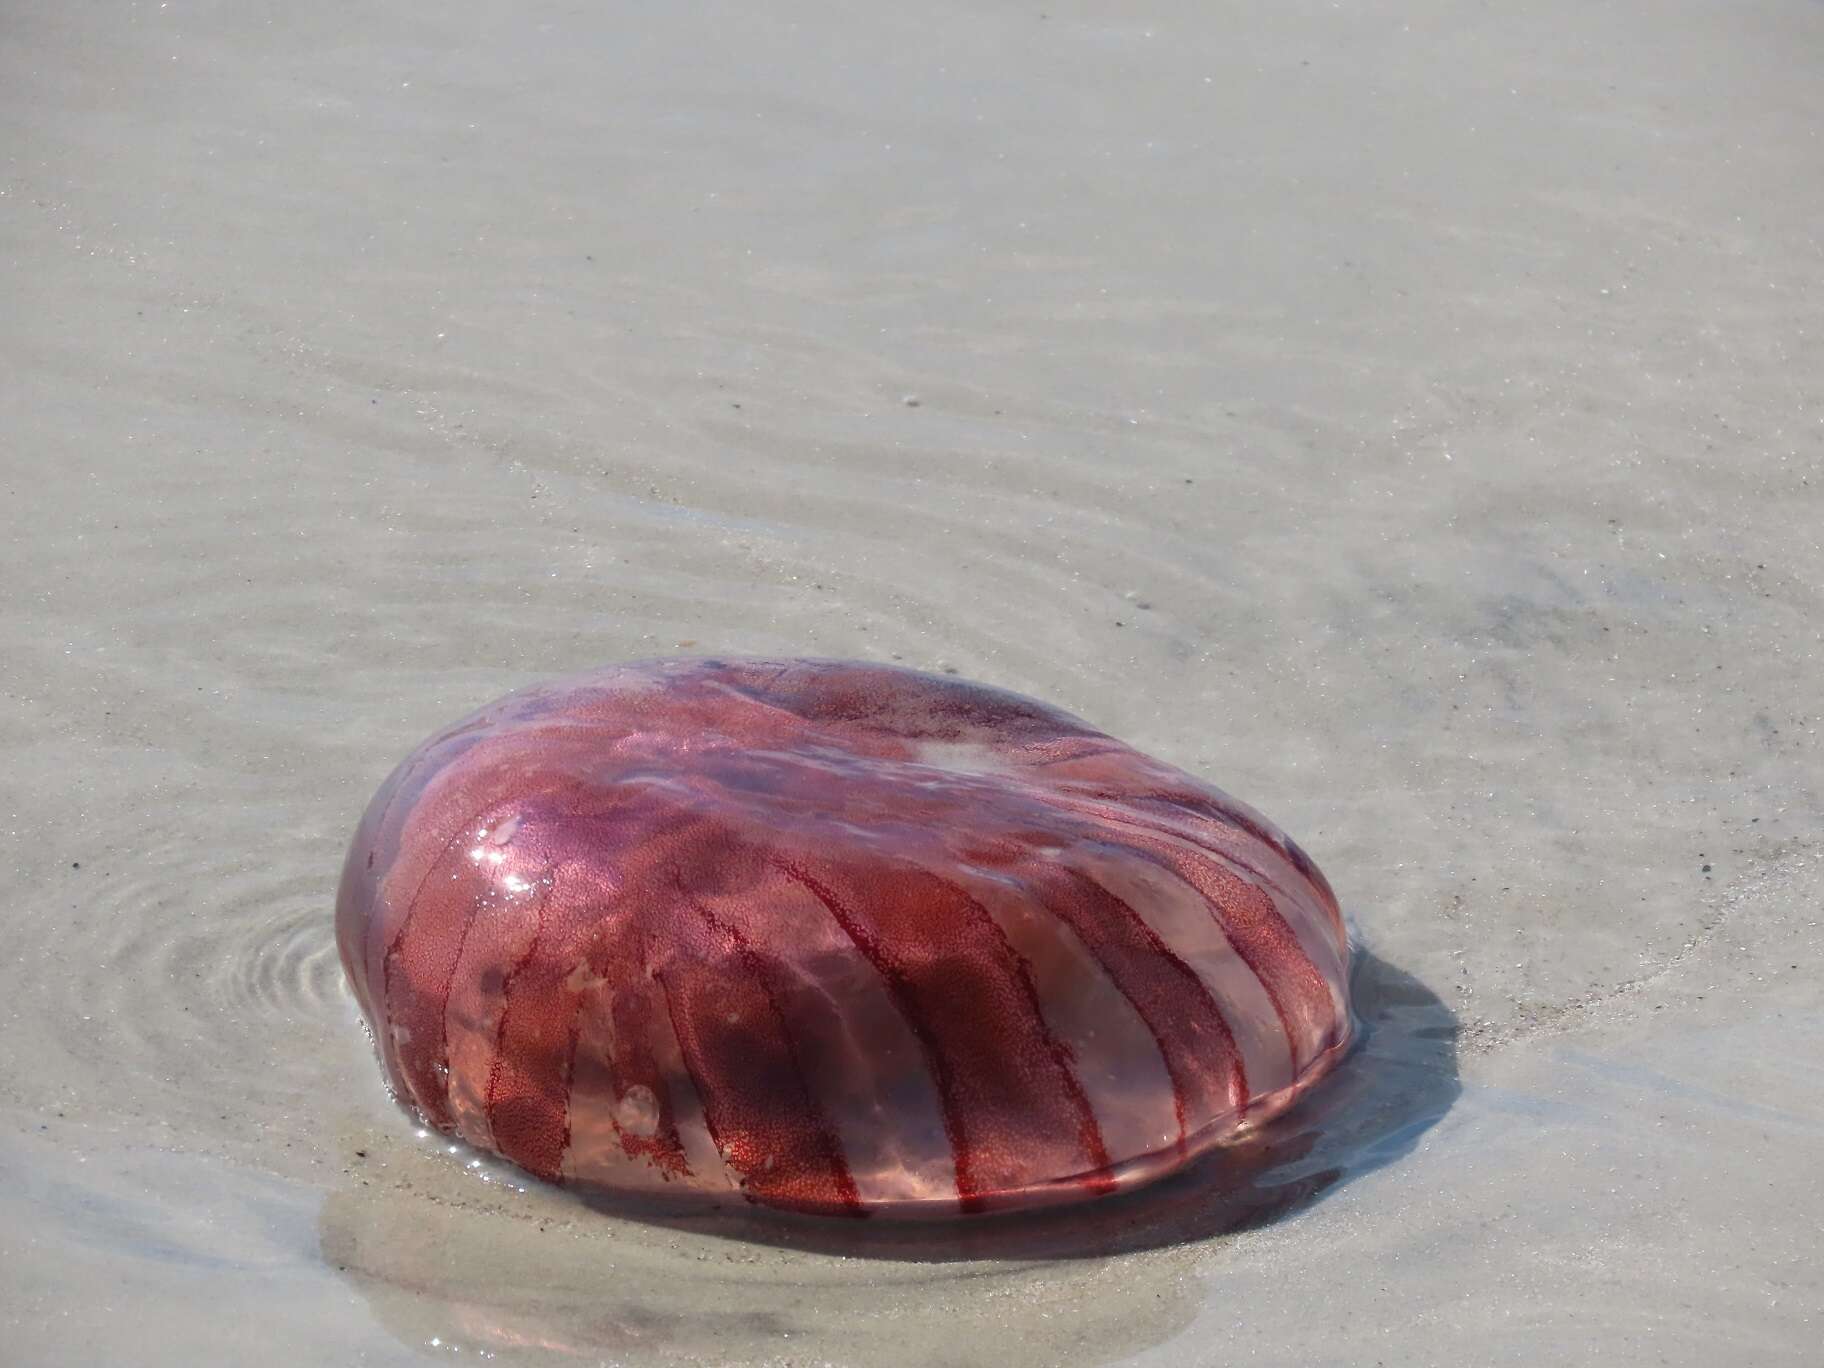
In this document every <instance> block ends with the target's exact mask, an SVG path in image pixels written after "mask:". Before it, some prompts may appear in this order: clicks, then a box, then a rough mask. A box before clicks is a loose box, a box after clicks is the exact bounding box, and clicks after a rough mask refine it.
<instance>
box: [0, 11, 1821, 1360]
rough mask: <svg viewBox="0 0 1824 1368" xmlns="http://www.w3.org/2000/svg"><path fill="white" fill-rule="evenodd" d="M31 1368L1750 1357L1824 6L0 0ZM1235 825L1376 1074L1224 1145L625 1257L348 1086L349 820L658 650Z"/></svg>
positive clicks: (1795, 769)
mask: <svg viewBox="0 0 1824 1368" xmlns="http://www.w3.org/2000/svg"><path fill="white" fill-rule="evenodd" d="M4 26H5V30H6V38H7V41H5V42H3V43H0V111H3V117H4V119H5V126H6V127H7V129H8V130H9V132H10V133H11V136H10V137H9V138H8V139H7V140H6V160H5V161H4V162H0V191H3V193H0V255H3V256H4V259H5V260H6V262H8V263H9V264H10V265H11V266H12V269H11V270H9V271H7V272H4V273H0V374H3V375H4V377H5V379H4V381H0V433H3V434H4V437H3V438H0V477H3V481H0V488H3V489H4V491H5V498H6V507H7V511H8V514H9V515H10V516H9V519H8V535H7V537H6V538H5V540H4V541H3V542H0V570H3V571H4V591H3V592H0V744H3V745H4V746H5V748H6V750H5V756H6V764H5V765H4V766H0V837H4V851H3V852H0V859H3V861H4V864H3V866H0V867H3V868H4V869H5V871H6V873H7V875H8V876H9V888H10V890H11V894H10V897H9V898H8V900H7V902H6V904H5V921H4V927H5V931H6V945H5V951H4V953H3V954H0V1021H3V1022H4V1024H5V1027H6V1029H5V1031H4V1032H0V1327H3V1328H4V1336H5V1340H6V1343H7V1344H8V1354H9V1355H10V1356H11V1357H10V1358H9V1362H19V1363H21V1364H57V1363H70V1362H109V1361H123V1362H135V1363H148V1364H159V1363H171V1364H178V1363H183V1364H190V1363H196V1362H239V1361H247V1360H250V1359H253V1358H255V1357H257V1356H259V1355H261V1354H270V1353H273V1352H282V1354H283V1356H284V1357H285V1358H286V1359H287V1361H298V1362H325V1363H351V1362H364V1363H372V1364H381V1363H420V1362H443V1361H446V1360H447V1359H448V1358H451V1357H459V1358H468V1357H471V1356H479V1355H492V1356H493V1361H497V1362H503V1363H521V1362H523V1363H563V1362H585V1363H598V1362H611V1363H634V1364H641V1363H669V1362H712V1363H728V1362H736V1363H772V1362H781V1363H785V1362H791V1363H800V1362H822V1361H829V1362H835V1363H892V1362H905V1363H954V1364H977V1363H993V1364H996V1365H1016V1364H1024V1363H1033V1364H1061V1363H1069V1364H1096V1365H1100V1364H1107V1363H1117V1362H1149V1363H1150V1362H1158V1363H1167V1364H1204V1363H1218V1362H1222V1363H1227V1362H1235V1361H1240V1362H1258V1363H1294V1362H1297V1363H1301V1364H1305V1363H1350V1364H1353V1363H1363V1362H1374V1361H1377V1360H1380V1361H1385V1362H1389V1363H1395V1362H1398V1363H1432V1362H1435V1363H1449V1364H1462V1363H1509V1362H1511V1363H1535V1362H1538V1361H1539V1360H1540V1359H1542V1358H1546V1357H1552V1358H1555V1359H1558V1360H1569V1361H1589V1360H1592V1359H1597V1358H1601V1359H1604V1360H1606V1361H1614V1362H1619V1363H1660V1362H1667V1363H1692V1364H1710V1363H1714V1362H1718V1361H1728V1362H1741V1363H1793V1362H1804V1361H1806V1360H1807V1357H1808V1356H1810V1355H1812V1354H1813V1346H1814V1345H1815V1343H1816V1341H1817V1338H1818V1335H1819V1331H1820V1326H1821V1325H1824V1277H1821V1276H1820V1274H1819V1272H1818V1269H1817V1261H1816V1258H1815V1231H1816V1229H1817V1227H1818V1224H1819V1222H1820V1220H1821V1219H1824V1180H1820V1178H1819V1176H1818V1171H1817V1167H1816V1164H1815V1161H1814V1156H1815V1154H1816V1153H1817V1151H1818V1147H1819V1144H1820V1141H1821V1140H1824V1069H1821V1068H1820V1066H1819V1065H1818V1063H1817V1061H1818V1060H1819V1059H1820V1058H1821V1057H1824V1055H1821V1053H1820V1049H1819V1046H1820V1044H1824V1040H1821V1038H1820V1037H1821V1036H1824V993H1821V992H1820V990H1819V989H1818V987H1817V978H1816V973H1815V966H1816V965H1817V964H1818V963H1819V961H1820V953H1821V951H1824V931H1821V930H1820V926H1819V922H1820V917H1821V916H1824V863H1821V862H1820V861H1821V858H1824V856H1821V854H1820V847H1819V842H1818V839H1817V832H1818V829H1819V818H1820V815H1821V811H1824V799H1821V797H1820V793H1819V786H1818V776H1819V774H1820V773H1824V766H1820V763H1819V754H1818V743H1817V734H1816V727H1817V711H1818V689H1817V683H1816V681H1817V678H1818V674H1819V665H1820V637H1819V629H1818V625H1817V624H1818V623H1819V622H1820V621H1824V601H1821V599H1824V594H1821V592H1820V588H1819V586H1820V585H1824V548H1821V547H1820V543H1819V535H1818V532H1817V529H1818V527H1819V526H1824V516H1821V515H1824V497H1821V495H1820V490H1821V489H1824V389H1821V388H1820V385H1819V382H1818V380H1817V377H1818V376H1820V375H1824V340H1821V339H1824V334H1821V333H1820V330H1819V329H1818V328H1817V326H1816V319H1817V317H1818V316H1819V305H1820V302H1821V301H1820V289H1821V287H1820V284H1819V280H1820V277H1819V273H1818V242H1817V227H1816V225H1817V224H1818V223H1819V222H1824V174H1820V173H1821V172H1824V165H1821V164H1820V163H1821V161H1824V152H1821V151H1820V144H1819V142H1818V140H1817V139H1816V137H1815V136H1814V135H1813V130H1814V129H1815V128H1816V127H1818V126H1819V124H1820V116H1824V93H1821V88H1820V86H1819V85H1818V83H1817V82H1816V81H1815V79H1814V75H1813V72H1812V70H1811V68H1812V66H1813V65H1815V64H1814V63H1811V62H1809V61H1808V60H1807V54H1808V53H1809V52H1811V51H1814V50H1815V49H1816V46H1817V43H1818V41H1819V39H1820V38H1821V37H1824V14H1820V12H1819V11H1818V10H1817V8H1816V7H1815V6H1810V5H1804V4H1798V3H1768V4H1756V5H1750V6H1745V7H1744V6H1733V7H1727V8H1723V9H1718V8H1713V7H1700V6H1677V5H1675V6H1673V7H1672V8H1671V9H1667V8H1666V7H1664V6H1654V7H1651V8H1649V7H1647V6H1645V5H1643V4H1639V3H1632V2H1630V3H1626V4H1622V5H1619V6H1617V5H1610V6H1605V7H1600V8H1596V9H1591V8H1589V7H1586V6H1573V5H1569V4H1552V5H1549V6H1547V7H1545V8H1540V7H1538V6H1534V7H1529V8H1527V9H1526V10H1525V11H1524V12H1514V13H1506V12H1490V11H1484V10H1475V11H1466V10H1462V9H1460V8H1458V7H1452V6H1443V5H1431V6H1423V5H1421V6H1419V7H1417V8H1415V7H1414V6H1412V5H1402V6H1398V7H1394V6H1373V5H1371V6H1368V7H1365V8H1364V7H1357V8H1355V9H1352V10H1338V9H1335V8H1332V7H1329V6H1296V5H1295V6H1291V7H1278V8H1275V9H1274V10H1273V11H1272V12H1271V13H1264V12H1261V11H1258V10H1254V9H1247V10H1243V9H1239V8H1233V9H1211V8H1210V7H1208V6H1192V5H1188V4H1186V5H1164V6H1153V7H1151V8H1147V9H1144V10H1133V9H1124V10H1122V11H1120V12H1119V13H1118V14H1117V13H1115V12H1114V11H1112V10H1109V11H1091V10H1086V9H1081V8H1071V7H1063V8H1059V7H1054V6H1049V5H1048V6H1045V7H1044V8H1043V9H1029V10H1026V9H1023V10H1018V11H1015V10H1014V9H1012V8H1008V7H1002V8H999V9H982V8H968V7H950V8H939V9H936V10H930V9H925V10H920V11H918V12H917V13H912V12H905V13H891V12H886V11H880V12H865V13H863V12H857V11H855V10H853V9H852V8H848V7H835V6H831V7H818V6H814V5H796V4H794V5H787V6H785V7H783V8H781V7H778V6H774V7H769V8H768V10H767V11H765V12H764V13H761V12H756V11H750V10H745V9H740V8H735V7H724V8H711V9H708V10H701V9H699V10H693V11H690V12H689V13H684V12H673V11H660V10H652V9H650V8H648V9H640V10H634V9H627V8H608V9H604V8H602V7H599V6H583V5H580V4H558V3H548V4H539V5H534V6H532V7H530V8H524V7H522V8H521V9H519V10H515V11H514V12H513V14H512V15H511V16H510V17H509V16H507V15H506V14H505V12H504V11H502V12H497V11H496V10H495V9H494V8H492V7H487V6H479V5H472V4H467V3H459V4H454V5H443V6H438V7H426V6H420V5H415V4H386V5H382V6H378V7H373V8H369V9H367V10H364V11H363V12H362V14H361V16H360V17H359V20H358V21H356V20H354V19H351V17H350V16H349V15H346V14H344V13H342V12H341V11H339V10H336V9H334V8H333V7H332V8H324V7H314V8H313V7H297V6H291V7H279V6H272V5H264V4H258V3H255V4H244V3H243V4H235V5H227V4H181V5H180V4H173V5H169V6H156V5H151V4H148V3H140V4H130V3H125V0H104V3H99V4H91V5H83V6H69V5H50V4H41V5H26V6H14V7H12V9H11V11H10V12H9V14H8V16H7V18H6V19H5V21H4ZM711 650H713V651H725V652H752V653H762V654H765V653H773V654H819V655H832V656H855V657H862V658H871V659H879V660H901V661H903V662H905V663H907V664H910V665H914V666H917V667H920V668H925V669H944V668H951V669H955V670H958V671H960V672H961V673H962V674H963V675H965V676H968V677H972V678H979V679H983V680H986V681H989V682H992V683H996V684H1000V685H1004V686H1007V687H1011V688H1014V689H1017V690H1020V691H1022V692H1026V693H1030V694H1033V695H1036V696H1039V697H1043V698H1046V699H1048V700H1051V701H1053V702H1056V703H1058V704H1060V705H1062V706H1064V707H1066V708H1068V709H1070V710H1071V711H1073V712H1076V713H1078V714H1080V715H1082V716H1084V717H1085V718H1087V719H1088V720H1090V721H1091V722H1092V723H1094V724H1095V725H1097V726H1099V727H1102V728H1105V729H1107V730H1109V731H1111V732H1113V733H1115V734H1117V735H1119V736H1121V737H1123V738H1124V739H1126V740H1129V741H1131V742H1133V743H1134V744H1136V745H1138V746H1140V747H1142V748H1143V749H1146V750H1149V751H1152V752H1154V753H1156V754H1159V755H1161V756H1162V757H1164V758H1166V759H1168V760H1171V761H1173V762H1175V763H1178V764H1181V765H1183V766H1185V767H1186V768H1188V769H1190V770H1192V771H1193V772H1196V773H1199V774H1202V775H1205V776H1207V777H1208V778H1210V779H1211V780H1213V781H1214V782H1216V783H1218V784H1220V785H1221V786H1223V787H1224V788H1226V789H1228V790H1230V791H1231V792H1234V793H1236V794H1237V795H1239V796H1241V797H1243V798H1245V799H1247V800H1248V801H1250V802H1252V803H1254V804H1256V805H1258V806H1259V807H1261V808H1262V809H1263V810H1264V811H1266V812H1267V813H1268V814H1269V815H1270V816H1272V817H1273V818H1274V819H1275V820H1276V821H1278V822H1279V823H1281V824H1282V825H1284V826H1285V827H1286V829H1287V830H1289V831H1290V832H1291V833H1292V834H1293V835H1295V836H1296V837H1297V838H1298V839H1299V841H1300V842H1301V844H1303V845H1304V846H1306V847H1307V848H1308V849H1309V850H1310V851H1311V852H1312V853H1313V855H1314V856H1315V857H1316V858H1317V860H1318V861H1319V863H1320V864H1321V865H1322V866H1323V867H1324V869H1325V871H1326V873H1327V874H1328V875H1329V876H1330V878H1331V880H1332V882H1333V883H1334V884H1335V885H1336V887H1337V889H1338V891H1339V893H1340V894H1341V895H1342V897H1343V900H1344V902H1345V905H1346V906H1347V907H1348V909H1349V910H1350V912H1351V913H1352V915H1353V916H1354V917H1355V918H1356V920H1357V921H1358V922H1359V923H1360V924H1361V925H1362V926H1363V928H1364V929H1365V933H1366V941H1367V945H1368V947H1369V948H1370V950H1371V951H1372V957H1371V958H1369V959H1366V960H1365V961H1364V963H1363V966H1362V972H1363V973H1364V974H1365V976H1366V978H1365V980H1364V983H1363V993H1362V999H1363V1004H1364V1005H1363V1012H1364V1016H1365V1017H1366V1018H1367V1020H1368V1023H1369V1025H1370V1027H1371V1028H1372V1029H1371V1032H1370V1034H1369V1037H1368V1040H1367V1042H1366V1044H1365V1045H1364V1046H1363V1047H1362V1050H1361V1052H1360V1054H1359V1055H1358V1056H1357V1058H1356V1059H1355V1060H1352V1061H1351V1066H1350V1068H1349V1069H1347V1070H1346V1071H1344V1072H1342V1073H1340V1074H1339V1075H1338V1076H1337V1077H1336V1079H1335V1080H1334V1086H1333V1088H1331V1089H1328V1090H1326V1092H1325V1093H1323V1094H1320V1095H1319V1096H1316V1097H1314V1098H1312V1099H1311V1104H1310V1108H1309V1109H1308V1110H1304V1111H1301V1113H1299V1114H1295V1115H1293V1116H1290V1117H1288V1118H1286V1119H1285V1124H1284V1126H1283V1127H1281V1128H1279V1129H1277V1130H1276V1131H1275V1134H1274V1136H1273V1137H1272V1138H1271V1143H1270V1144H1268V1145H1266V1146H1264V1147H1263V1149H1262V1152H1260V1153H1259V1154H1256V1155H1253V1156H1250V1157H1249V1159H1248V1161H1247V1162H1246V1163H1245V1164H1244V1165H1242V1166H1241V1167H1240V1169H1239V1170H1238V1171H1231V1172H1229V1173H1228V1174H1227V1175H1226V1177H1225V1176H1224V1175H1220V1174H1219V1175H1216V1176H1215V1177H1212V1175H1211V1174H1209V1173H1207V1172H1206V1173H1203V1174H1200V1175H1193V1176H1192V1177H1191V1178H1189V1179H1187V1180H1186V1181H1185V1183H1183V1184H1182V1185H1180V1186H1177V1187H1172V1188H1166V1189H1159V1190H1156V1191H1155V1192H1154V1193H1152V1194H1143V1195H1142V1196H1143V1197H1144V1198H1145V1200H1141V1201H1136V1202H1135V1203H1133V1204H1130V1205H1122V1206H1119V1207H1113V1208H1111V1209H1109V1210H1108V1211H1106V1212H1100V1213H1098V1214H1097V1215H1096V1216H1095V1218H1094V1219H1085V1220H1083V1221H1080V1222H1070V1221H1050V1222H1033V1223H1028V1224H1027V1225H1024V1226H1021V1227H1018V1228H1014V1227H1001V1226H992V1227H985V1228H982V1229H980V1230H976V1229H973V1228H972V1230H971V1232H970V1233H968V1234H967V1235H965V1236H963V1237H961V1238H960V1239H959V1240H957V1241H956V1242H953V1243H945V1242H943V1241H941V1240H939V1241H936V1242H935V1243H934V1242H933V1240H932V1237H931V1236H930V1233H929V1232H923V1233H920V1234H918V1235H916V1236H912V1235H901V1236H898V1237H895V1236H892V1235H889V1236H886V1237H880V1236H878V1235H876V1234H873V1233H870V1234H869V1236H868V1238H866V1239H862V1240H857V1239H856V1238H854V1237H853V1236H852V1234H851V1233H847V1232H845V1233H842V1234H832V1233H830V1232H829V1231H827V1230H826V1229H825V1228H823V1227H817V1226H810V1225H802V1224H799V1225H794V1224H792V1223H789V1222H788V1223H769V1224H755V1223H753V1222H752V1221H751V1220H750V1219H749V1218H746V1217H742V1216H730V1217H725V1218H716V1219H713V1220H711V1219H702V1220H696V1221H675V1220H673V1221H660V1220H657V1219H652V1218H650V1217H649V1216H647V1215H645V1214H642V1213H631V1212H626V1211H617V1210H601V1209H596V1208H591V1207H588V1206H585V1205H583V1204H580V1203H578V1202H576V1201H574V1200H573V1199H571V1198H570V1197H567V1196H565V1195H563V1194H558V1193H552V1192H549V1191H546V1190H543V1189H539V1188H536V1187H532V1188H530V1189H529V1190H521V1187H520V1185H519V1183H518V1180H516V1179H513V1178H512V1177H511V1175H509V1174H506V1173H504V1172H501V1171H497V1170H493V1169H490V1168H489V1167H487V1166H486V1165H485V1164H484V1165H482V1166H480V1167H477V1168H471V1167H470V1166H469V1162H470V1158H471V1156H467V1155H465V1154H460V1153H458V1154H451V1153H449V1152H448V1150H447V1148H446V1147H445V1146H444V1145H443V1144H442V1143H441V1142H438V1141H433V1140H431V1139H429V1138H428V1137H427V1138H420V1137H417V1136H415V1135H414V1132H413V1128H412V1127H411V1125H410V1124H409V1122H407V1121H406V1119H405V1118H404V1117H403V1116H402V1115H401V1114H400V1113H399V1112H398V1111H397V1110H395V1109H394V1108H393V1107H392V1106H391V1104H390V1103H389V1102H388V1100H387V1099H386V1098H385V1096H384V1094H383V1093H382V1092H381V1089H380V1086H379V1079H378V1071H377V1069H376V1068H375V1066H374V1063H373V1060H372V1056H371V1052H370V1051H369V1049H368V1045H367V1042H366V1041H365V1039H364V1038H363V1037H362V1035H361V1033H360V1030H359V1027H358V1025H357V1020H356V1014H355V1012H354V1010H353V1008H352V1005H351V1004H350V1002H349V1000H348V996H347V993H346V989H345V987H344V985H343V983H342V980H341V977H340V972H339V967H338V966H337V964H336V960H335V953H334V946H333V940H332V935H331V925H330V915H331V903H332V901H333V897H334V886H335V878H336V871H337V870H338V868H339V865H340V861H341V857H342V853H343V848H344V845H345V843H346V841H347V839H348V836H349V833H350V831H351V830H352V828H353V824H354V822H355V820H356V817H357V816H358V814H359V812H360V810H361V808H362V806H363V805H364V803H365V802H366V799H367V797H368V795H369V794H370V793H371V792H372V790H373V788H374V786H375V785H376V784H377V783H378V782H379V781H380V779H381V778H382V777H383V775H384V774H385V773H386V771H387V770H388V769H389V768H390V767H391V765H392V764H393V762H394V761H395V760H396V759H397V758H398V757H399V756H400V755H402V754H403V753H404V752H405V751H406V750H407V749H408V748H409V747H410V746H411V745H413V744H414V743H415V742H416V741H417V740H419V739H420V738H421V737H422V736H424V735H425V734H426V733H428V732H429V731H431V730H432V729H433V728H435V727H436V726H438V725H440V724H442V723H444V722H446V721H448V720H449V719H450V718H452V717H455V716H458V715H460V714H461V713H463V712H465V711H467V710H468V709H470V708H471V707H473V706H475V705H476V704H478V703H481V702H484V701H486V700H487V699H489V698H492V697H495V696H497V695H498V694H500V693H502V692H504V691H505V690H507V689H508V688H511V687H514V686H517V685H519V684H521V683H524V682H527V681H529V680H531V679H534V678H538V677H542V676H547V675H554V674H559V673H563V672H567V671H571V670H576V669H581V668H586V667H588V666H591V665H594V664H597V663H600V662H603V661H609V660H616V659H626V658H634V657H640V656H647V655H652V654H664V653H669V652H674V651H675V652H680V653H691V652H695V653H700V652H703V651H711Z"/></svg>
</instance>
